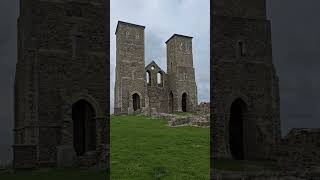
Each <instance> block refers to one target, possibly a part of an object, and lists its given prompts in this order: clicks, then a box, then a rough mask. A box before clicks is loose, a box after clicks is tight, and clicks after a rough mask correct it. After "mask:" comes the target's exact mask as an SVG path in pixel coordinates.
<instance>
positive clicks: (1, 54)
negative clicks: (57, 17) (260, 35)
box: [0, 0, 320, 161]
mask: <svg viewBox="0 0 320 180" xmlns="http://www.w3.org/2000/svg"><path fill="white" fill-rule="evenodd" d="M133 2H134V3H133ZM157 2H158V3H157ZM159 2H161V3H159ZM195 2H196V3H195ZM121 5H122V6H121ZM111 8H112V9H111V15H112V16H111V34H110V38H111V42H112V46H111V48H112V49H111V51H110V52H111V57H112V58H111V62H110V63H111V75H112V77H113V74H114V60H115V58H114V55H115V51H114V42H115V41H114V38H115V35H114V31H115V26H116V23H117V21H118V20H122V21H129V22H132V23H137V24H141V25H144V26H146V30H145V36H146V44H145V46H146V63H148V62H150V61H151V60H153V59H156V62H157V63H158V64H159V65H160V66H161V67H162V68H163V69H164V70H166V64H165V62H166V61H165V56H166V52H165V49H164V45H165V43H164V42H165V41H166V40H167V39H168V38H169V37H170V36H171V35H172V34H173V33H181V34H186V35H189V36H193V37H194V39H193V44H194V49H193V51H194V62H195V63H194V64H195V68H196V78H197V83H198V90H199V99H200V101H203V100H207V99H208V97H209V95H208V90H209V88H208V84H207V82H206V81H209V76H208V74H207V72H208V68H209V64H208V62H209V49H208V48H209V42H208V38H209V33H208V31H209V29H208V22H209V19H208V18H209V9H208V8H209V6H208V1H207V0H127V1H126V2H125V3H124V2H123V1H121V0H112V3H111ZM268 13H269V19H271V20H272V21H271V23H272V40H273V57H274V63H275V65H276V68H277V72H278V75H279V78H280V98H281V123H282V130H283V132H284V133H286V132H287V129H288V128H292V127H314V128H318V127H320V113H319V107H320V96H319V92H320V83H319V76H320V71H319V67H320V66H319V65H320V61H319V57H320V45H319V44H320V43H319V42H320V23H319V19H318V18H319V17H320V1H319V0H272V1H269V3H268ZM17 17H18V0H1V1H0V23H1V24H0V32H1V33H0V83H1V88H0V161H1V160H6V159H9V158H11V154H10V153H9V151H8V149H10V146H11V144H12V139H13V138H12V137H13V136H12V128H13V83H14V73H15V63H16V60H17V58H16V57H17V55H16V46H17V45H16V31H17V30H16V26H17V25H16V19H17ZM110 83H111V84H110V85H112V86H113V85H114V81H111V82H110ZM111 97H113V89H112V93H111ZM112 100H113V99H112ZM111 105H113V103H112V104H111Z"/></svg>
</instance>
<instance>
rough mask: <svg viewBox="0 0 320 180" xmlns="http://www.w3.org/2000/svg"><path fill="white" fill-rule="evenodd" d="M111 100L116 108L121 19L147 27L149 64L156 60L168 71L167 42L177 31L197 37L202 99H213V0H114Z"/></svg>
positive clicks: (195, 54)
mask: <svg viewBox="0 0 320 180" xmlns="http://www.w3.org/2000/svg"><path fill="white" fill-rule="evenodd" d="M110 9H111V12H110V13H111V14H110V23H111V24H110V26H111V31H110V40H111V50H110V52H111V54H110V55H111V61H110V67H111V71H110V73H111V74H110V76H111V77H110V79H111V82H110V83H111V84H110V98H111V99H110V103H111V112H113V107H114V81H115V63H116V39H115V38H116V35H115V34H114V33H115V30H116V27H117V23H118V21H125V22H130V23H134V24H139V25H143V26H146V29H145V63H146V65H148V64H149V63H150V62H151V61H153V60H154V61H155V62H156V63H157V64H158V65H159V66H160V67H161V68H162V70H164V71H167V64H166V63H167V55H166V46H165V42H166V41H167V40H168V39H169V38H170V37H171V36H172V35H173V34H174V33H177V34H182V35H187V36H192V37H193V41H192V43H193V62H194V68H195V74H196V82H197V86H198V101H199V102H203V101H207V102H209V100H210V66H209V65H210V1H209V0H135V1H132V0H111V6H110Z"/></svg>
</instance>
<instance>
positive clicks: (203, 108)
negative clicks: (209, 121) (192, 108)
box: [196, 102, 210, 114]
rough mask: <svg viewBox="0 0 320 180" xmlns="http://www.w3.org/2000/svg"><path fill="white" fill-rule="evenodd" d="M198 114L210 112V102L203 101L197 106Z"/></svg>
mask: <svg viewBox="0 0 320 180" xmlns="http://www.w3.org/2000/svg"><path fill="white" fill-rule="evenodd" d="M196 110H197V113H198V114H210V102H202V103H200V104H199V105H198V106H197V109H196Z"/></svg>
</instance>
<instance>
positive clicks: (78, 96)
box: [13, 0, 109, 168]
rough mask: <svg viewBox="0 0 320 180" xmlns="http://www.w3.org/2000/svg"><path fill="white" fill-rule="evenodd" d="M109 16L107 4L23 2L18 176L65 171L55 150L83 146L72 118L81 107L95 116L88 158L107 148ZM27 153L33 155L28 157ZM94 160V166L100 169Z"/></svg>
mask: <svg viewBox="0 0 320 180" xmlns="http://www.w3.org/2000/svg"><path fill="white" fill-rule="evenodd" d="M106 10H107V2H106V1H102V0H81V1H63V0H55V1H42V0H22V1H21V2H20V17H19V19H18V61H17V65H16V76H15V127H14V128H15V129H14V137H15V142H14V144H15V145H14V146H13V148H14V165H15V167H16V168H20V167H21V168H23V167H25V166H31V167H33V166H36V167H39V166H40V167H43V166H57V165H58V164H59V166H60V165H62V164H63V162H62V161H60V162H59V163H58V162H57V159H60V160H61V158H60V157H59V158H58V154H59V153H58V152H57V151H58V148H57V147H61V146H65V145H67V146H70V147H74V145H75V144H78V143H75V142H74V139H75V138H74V137H81V136H79V135H76V133H75V132H76V131H75V130H74V129H75V126H74V124H75V123H74V122H78V121H74V119H75V118H74V117H73V115H74V114H78V113H79V112H81V108H80V109H78V111H77V113H73V110H74V107H73V106H74V105H75V104H76V103H77V102H79V101H81V100H83V101H85V102H86V104H88V106H91V107H92V109H93V110H92V112H91V113H92V114H94V117H93V116H90V117H89V116H88V117H86V120H85V121H89V120H90V123H87V124H90V125H85V128H84V129H86V130H85V131H88V132H87V133H86V134H91V135H90V137H91V138H87V140H83V142H82V143H83V144H84V146H85V147H86V149H85V150H84V151H88V150H89V149H90V148H91V149H92V148H94V147H96V146H99V145H100V144H105V143H106V142H105V141H107V138H108V136H109V132H107V129H108V128H107V126H108V124H109V123H108V120H109V119H108V118H107V114H106V112H109V104H108V99H109V94H108V92H109V88H108V86H109V85H108V83H107V82H108V81H109V78H108V77H109V66H108V62H109V60H108V58H109V55H108V51H109V50H108V48H107V47H108V44H107V43H108V38H109V33H108V31H109V29H107V26H106V25H105V24H106V23H107V22H108V20H109V17H108V16H107V13H106ZM86 109H89V108H86ZM79 118H80V119H81V117H78V119H79ZM95 125H96V127H95ZM78 129H81V128H78ZM90 132H91V133H90ZM86 137H89V135H88V136H87V135H86ZM88 139H90V140H88ZM89 141H90V142H89ZM93 144H96V146H95V145H93ZM29 145H33V146H35V148H32V149H30V148H31V147H30V146H29ZM89 147H90V148H89ZM95 149H97V151H100V150H103V149H100V150H98V148H95ZM60 153H62V154H64V153H63V152H60ZM30 154H31V155H30ZM62 154H60V155H62ZM98 154H103V153H102V152H98ZM60 155H59V156H60ZM62 156H64V155H62ZM27 157H28V158H29V159H28V160H26V159H25V158H27ZM94 160H95V161H96V164H97V163H98V161H99V160H98V159H97V158H96V159H94ZM65 163H66V165H69V162H65Z"/></svg>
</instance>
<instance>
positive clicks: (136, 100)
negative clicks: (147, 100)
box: [132, 93, 140, 111]
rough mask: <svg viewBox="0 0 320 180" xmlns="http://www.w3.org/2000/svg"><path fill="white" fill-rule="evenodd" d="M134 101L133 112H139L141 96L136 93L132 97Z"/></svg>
mask: <svg viewBox="0 0 320 180" xmlns="http://www.w3.org/2000/svg"><path fill="white" fill-rule="evenodd" d="M132 100H133V110H134V111H137V110H138V109H140V96H139V94H137V93H135V94H133V95H132Z"/></svg>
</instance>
